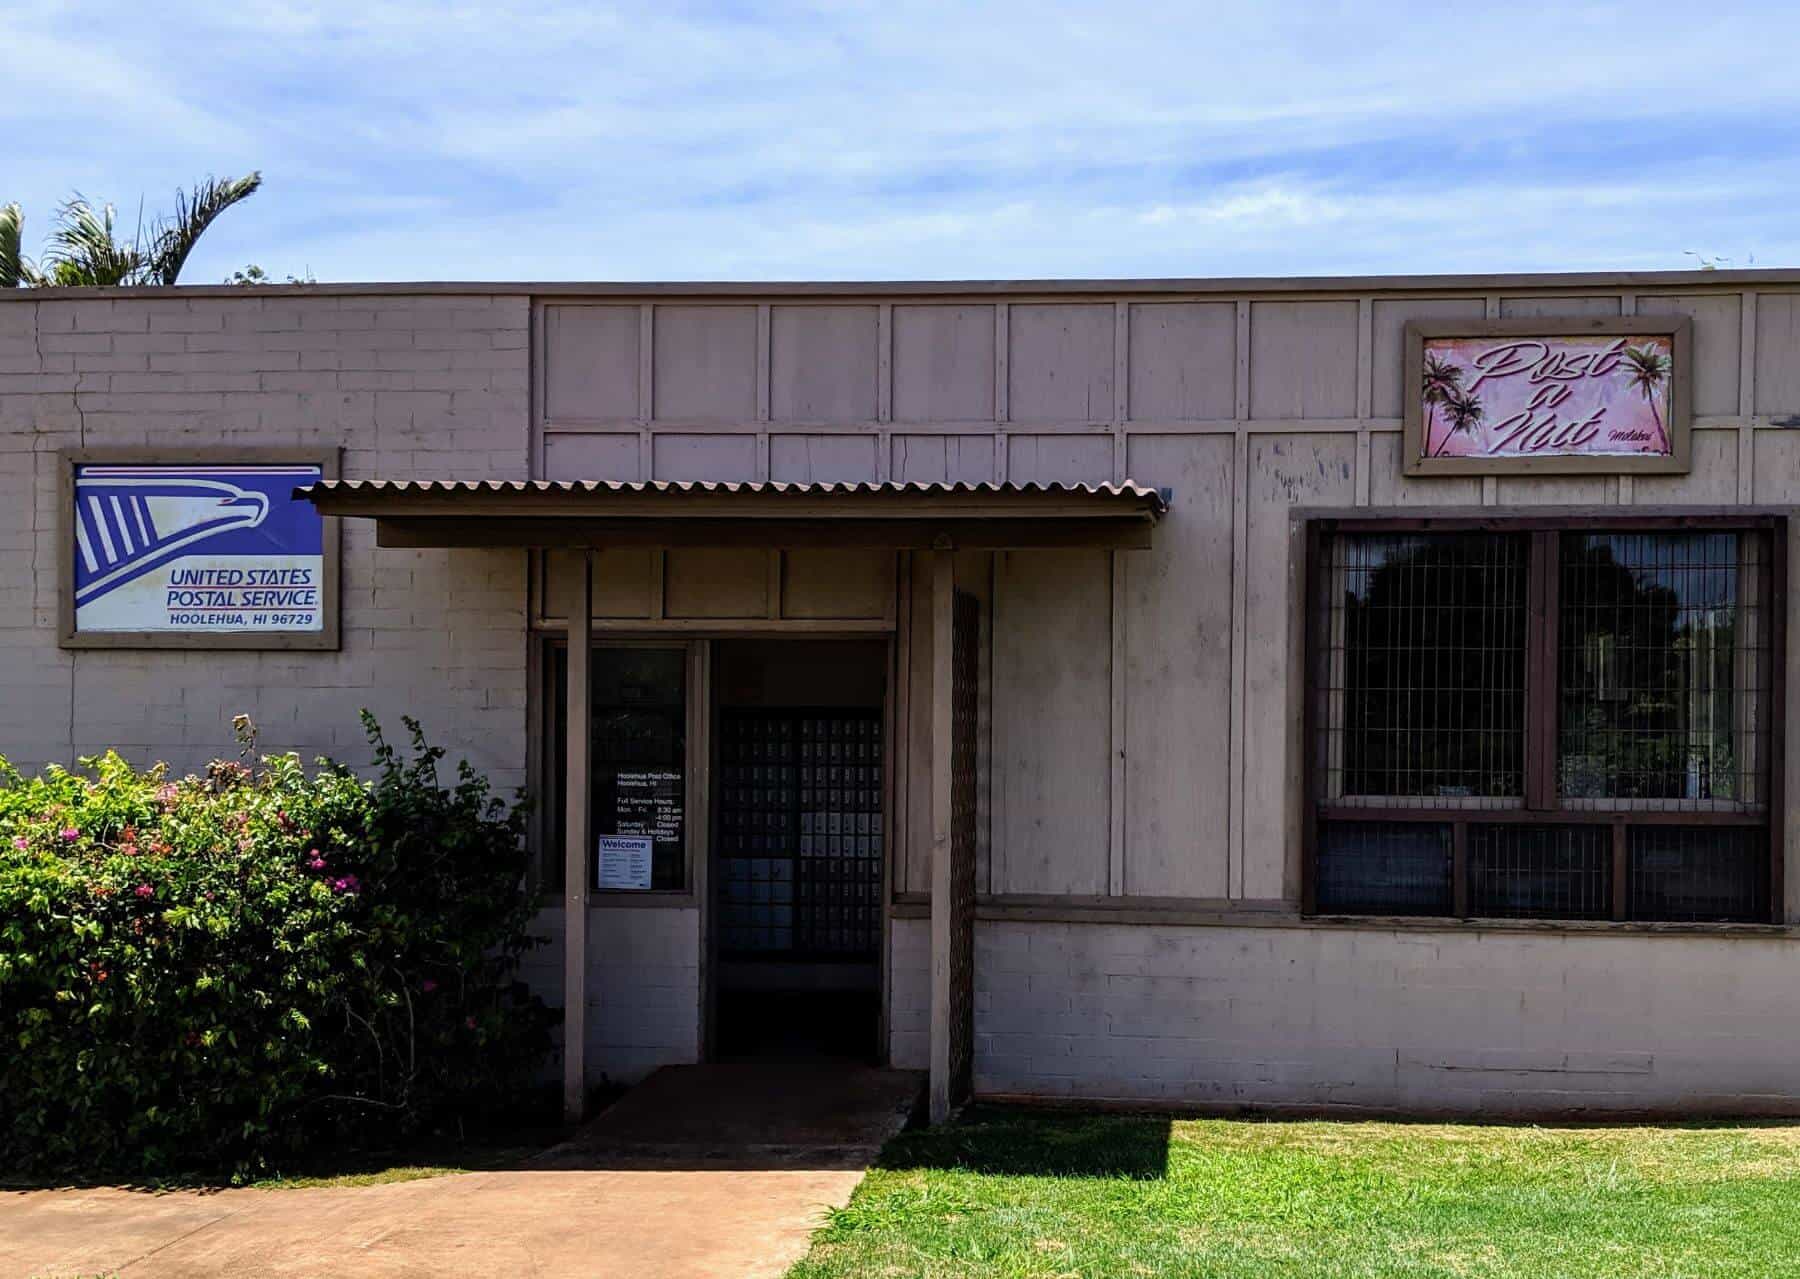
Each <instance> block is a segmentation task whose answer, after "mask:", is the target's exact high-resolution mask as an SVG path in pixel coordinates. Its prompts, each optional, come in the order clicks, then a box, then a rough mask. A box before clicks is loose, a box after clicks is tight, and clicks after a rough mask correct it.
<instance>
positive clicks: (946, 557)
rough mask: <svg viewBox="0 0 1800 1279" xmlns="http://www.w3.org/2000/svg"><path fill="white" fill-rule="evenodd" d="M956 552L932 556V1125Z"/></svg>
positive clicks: (943, 982) (945, 941)
mask: <svg viewBox="0 0 1800 1279" xmlns="http://www.w3.org/2000/svg"><path fill="white" fill-rule="evenodd" d="M955 605H956V552H955V551H952V550H934V551H932V552H931V1086H930V1099H931V1122H932V1123H934V1124H941V1123H943V1122H944V1121H945V1120H946V1119H948V1118H949V1117H950V1006H951V990H950V970H951V964H950V945H951V936H952V921H951V919H950V911H951V909H952V907H953V905H954V895H953V892H952V883H951V874H950V732H951V695H952V667H951V659H952V657H953V655H954V644H953V639H952V620H953V618H954V616H955Z"/></svg>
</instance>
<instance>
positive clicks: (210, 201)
mask: <svg viewBox="0 0 1800 1279" xmlns="http://www.w3.org/2000/svg"><path fill="white" fill-rule="evenodd" d="M260 186H262V174H261V173H260V172H256V173H252V174H251V175H250V176H249V177H246V178H208V179H206V181H204V182H200V183H197V184H195V186H194V192H193V194H192V195H191V196H190V195H189V194H188V193H187V192H185V191H181V190H177V191H176V192H175V213H174V215H173V216H171V217H168V218H163V219H161V220H160V221H158V223H157V225H156V229H155V231H154V233H153V236H152V241H151V247H150V253H149V259H148V263H147V268H148V269H147V271H146V274H147V275H148V276H149V278H150V280H151V281H152V282H153V283H156V284H173V283H175V281H176V280H177V279H179V278H180V276H181V269H182V267H184V266H186V265H187V260H188V254H190V253H192V252H193V251H194V245H195V244H196V243H198V242H199V239H200V237H201V235H202V234H204V233H205V231H206V228H207V227H209V226H211V225H212V224H213V220H214V219H215V218H217V217H218V216H219V215H220V214H221V213H223V212H225V210H227V209H229V208H230V207H231V206H232V205H234V204H237V203H238V202H239V201H241V200H246V199H248V198H249V197H250V196H252V195H254V194H255V193H256V190H257V188H258V187H260Z"/></svg>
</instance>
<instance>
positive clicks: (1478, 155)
mask: <svg viewBox="0 0 1800 1279" xmlns="http://www.w3.org/2000/svg"><path fill="white" fill-rule="evenodd" d="M1796 35H1800V19H1797V18H1796V16H1795V15H1794V14H1793V12H1792V11H1791V10H1790V9H1788V8H1787V7H1785V6H1781V5H1777V4H1766V5H1762V6H1751V7H1747V8H1745V9H1742V10H1740V11H1738V12H1735V13H1722V12H1715V11H1708V12H1707V13H1705V14H1704V16H1703V18H1697V17H1696V14H1695V12H1694V11H1693V10H1692V9H1691V7H1688V6H1684V5H1677V4H1673V3H1658V4H1645V3H1639V4H1631V5H1629V6H1623V5H1602V6H1584V7H1571V6H1532V5H1524V4H1521V5H1514V6H1508V7H1500V8H1491V9H1477V8H1474V7H1472V6H1440V7H1436V8H1427V7H1423V6H1418V5H1416V4H1358V5H1337V4H1326V3H1318V4H1311V5H1304V4H1277V5H1259V6H1196V5H1192V4H1175V3H1169V4H1159V3H1145V4H1138V5H1113V6H1109V7H1107V8H1106V9H1104V10H1101V9H1097V8H1095V7H1092V6H1087V5H1079V6H1076V5H1057V4H1040V3H1034V4H1026V3H1023V2H1022V0H1011V2H1008V3H992V4H983V5H980V6H968V5H962V4H923V3H915V4H908V3H899V2H895V3H887V4H882V5H875V4H857V5H843V6H834V7H830V8H818V7H813V6H806V5H798V4H794V5H788V4H771V5H718V6H704V5H701V6H671V5H666V4H657V3H641V4H628V5H625V4H615V5H610V6H600V5H588V4H581V3H573V2H567V3H551V2H546V3H534V4H525V3H509V4H436V3H426V2H425V0H370V2H367V3H350V2H348V0H346V2H344V3H332V4H306V3H299V2H297V0H289V2H286V3H275V2H270V0H250V2H247V3H237V4H232V5H222V6H221V5H212V4H202V3H199V2H198V0H169V2H168V3H165V4H164V5H161V6H157V7H153V8H146V7H145V6H142V5H141V4H133V3H125V2H124V0H119V2H117V3H108V4H104V5H85V6H62V5H51V4H45V3H31V4H26V5H16V6H14V7H12V8H9V9H8V11H7V12H6V13H5V14H3V15H0V79H5V80H7V81H9V82H10V83H12V84H15V85H17V86H19V89H18V90H17V91H16V93H15V99H14V100H15V101H17V102H18V103H19V105H18V106H17V107H16V108H15V110H17V111H18V112H19V113H20V114H21V115H22V117H23V120H24V123H25V126H26V127H24V128H23V129H19V130H15V131H14V136H15V137H17V138H18V141H17V144H16V146H15V147H14V149H13V154H11V155H9V157H8V163H7V166H6V182H7V184H8V188H9V189H8V190H6V191H4V192H0V198H18V199H22V200H24V201H25V202H26V204H27V206H28V210H29V211H31V212H33V213H34V214H36V215H37V217H38V221H37V223H36V225H38V226H40V227H41V225H42V215H43V214H44V213H47V212H48V210H49V209H50V208H51V207H52V206H53V205H54V203H55V202H56V201H57V200H58V199H60V198H62V197H63V196H64V195H66V194H67V192H68V190H69V189H70V188H72V187H75V186H81V187H83V188H84V189H87V190H88V191H89V193H90V194H93V195H96V196H107V197H110V198H113V199H115V200H116V201H118V202H119V203H120V204H121V206H128V205H135V202H136V197H137V194H138V192H139V191H143V192H145V193H146V195H147V197H148V200H149V205H150V207H151V208H154V207H156V205H157V203H158V201H160V200H162V199H164V198H165V197H166V194H167V192H168V191H169V190H170V189H172V188H173V187H174V186H175V185H177V184H178V183H184V182H187V181H189V180H191V179H192V178H194V177H197V176H200V175H202V174H204V173H207V172H234V171H241V170H243V169H247V168H250V167H261V168H262V169H263V170H264V171H265V173H266V174H267V176H268V179H269V182H268V186H267V188H266V189H265V191H264V192H263V193H262V194H260V195H258V196H257V197H256V199H255V200H253V201H252V202H251V203H250V204H249V205H246V206H245V207H244V208H243V209H242V210H239V211H235V212H234V213H233V214H232V215H231V216H230V217H229V218H227V219H225V220H223V221H221V222H220V223H219V224H218V226H217V227H216V228H215V230H214V231H213V232H211V233H210V234H209V237H208V239H207V241H206V242H205V243H204V245H203V247H202V250H201V252H200V253H199V254H197V255H196V258H195V262H194V265H193V267H192V268H191V272H190V278H191V279H194V280H205V279H213V278H219V277H220V276H222V275H223V274H225V273H226V272H227V271H229V270H230V269H231V268H232V267H234V266H238V265H242V264H243V263H244V262H246V261H250V260H255V261H259V262H261V263H262V264H263V265H265V266H266V267H268V268H269V269H270V270H271V271H272V272H274V273H277V274H280V273H284V272H286V271H289V270H297V269H299V268H300V267H301V266H302V265H307V264H309V265H310V266H311V268H312V269H313V270H314V271H315V272H316V273H317V274H318V275H319V276H320V278H322V279H347V278H407V277H431V278H476V277H486V278H497V277H506V276H515V277H527V278H580V277H601V276H612V277H627V278H658V277H669V278H696V277H707V276H738V277H743V276H756V275H765V276H774V275H785V276H802V277H804V276H809V275H835V276H844V275H850V276H870V277H895V276H952V275H996V276H1007V275H1020V274H1034V275H1035V274H1042V275H1056V274H1060V275H1070V274H1107V275H1124V274H1152V275H1160V274H1182V273H1190V272H1191V273H1219V274H1239V273H1246V272H1273V273H1288V272H1294V273H1313V272H1319V271H1328V270H1394V271H1413V270H1428V269H1440V268H1441V269H1475V268H1534V267H1553V266H1562V265H1568V266H1594V267H1599V266H1627V265H1632V266H1638V265H1660V266H1674V265H1679V264H1680V263H1681V261H1682V259H1681V258H1680V252H1681V250H1682V249H1685V248H1691V247H1706V248H1707V249H1709V251H1715V252H1724V253H1727V254H1731V255H1734V256H1739V257H1741V256H1743V254H1744V253H1746V252H1748V251H1750V250H1754V251H1755V252H1756V253H1757V255H1758V257H1759V260H1762V261H1765V262H1772V261H1777V260H1788V261H1792V260H1795V259H1796V258H1800V230H1795V229H1792V219H1791V216H1790V214H1789V210H1790V209H1791V207H1792V205H1793V204H1794V194H1795V192H1794V190H1793V186H1794V180H1795V179H1794V175H1795V174H1796V173H1800V137H1796V135H1795V134H1794V131H1793V130H1792V129H1791V128H1788V127H1785V126H1784V124H1783V122H1784V121H1785V120H1788V119H1791V118H1792V113H1793V111H1794V110H1795V108H1796V107H1800V84H1797V82H1796V81H1795V79H1794V77H1793V76H1792V74H1791V67H1790V65H1789V63H1790V61H1791V59H1790V53H1791V50H1792V48H1793V47H1794V46H1795V44H1796V40H1795V37H1796ZM1674 89H1678V90H1679V92H1678V93H1674V92H1671V90H1674Z"/></svg>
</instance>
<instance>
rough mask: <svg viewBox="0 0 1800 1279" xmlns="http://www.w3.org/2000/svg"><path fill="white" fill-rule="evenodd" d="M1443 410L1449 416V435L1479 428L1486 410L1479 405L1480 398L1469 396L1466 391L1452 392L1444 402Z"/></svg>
mask: <svg viewBox="0 0 1800 1279" xmlns="http://www.w3.org/2000/svg"><path fill="white" fill-rule="evenodd" d="M1444 407H1445V410H1446V411H1447V412H1448V413H1449V414H1450V433H1451V434H1452V435H1454V434H1456V433H1457V432H1459V431H1467V430H1472V429H1473V428H1475V427H1477V426H1480V425H1481V422H1482V419H1483V418H1485V417H1486V416H1487V409H1486V408H1485V407H1484V406H1483V405H1482V403H1481V397H1480V396H1476V395H1470V394H1469V393H1468V392H1466V391H1454V392H1452V393H1451V394H1450V395H1449V396H1448V397H1447V398H1446V400H1445V405H1444Z"/></svg>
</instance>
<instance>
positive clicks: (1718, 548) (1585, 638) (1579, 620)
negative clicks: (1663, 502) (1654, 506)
mask: <svg viewBox="0 0 1800 1279" xmlns="http://www.w3.org/2000/svg"><path fill="white" fill-rule="evenodd" d="M1744 541H1745V539H1744V538H1743V537H1742V536H1741V535H1740V534H1738V533H1735V532H1674V533H1581V534H1577V533H1570V534H1566V535H1565V536H1564V537H1563V538H1562V556H1561V559H1562V563H1561V583H1560V605H1561V608H1560V612H1561V619H1560V634H1559V645H1558V647H1559V654H1558V663H1559V666H1560V675H1561V680H1560V683H1561V705H1560V707H1559V715H1558V735H1557V736H1558V750H1557V777H1558V786H1559V790H1560V792H1561V794H1562V797H1563V799H1564V801H1565V802H1570V801H1580V800H1694V801H1704V800H1736V799H1740V798H1742V797H1743V789H1744V787H1743V780H1744V779H1743V777H1742V774H1741V768H1742V765H1743V763H1744V761H1742V760H1740V759H1739V752H1738V750H1737V741H1738V734H1739V731H1740V722H1739V720H1740V715H1741V714H1743V713H1745V708H1744V707H1743V706H1742V705H1741V704H1740V703H1741V702H1742V701H1743V699H1744V697H1745V695H1746V694H1747V693H1748V692H1749V691H1750V690H1749V688H1748V680H1746V679H1744V678H1741V676H1742V675H1744V674H1747V673H1748V672H1747V671H1746V672H1740V670H1739V665H1740V662H1739V645H1740V640H1741V636H1740V633H1739V631H1740V613H1741V611H1742V605H1743V601H1742V599H1741V591H1740V585H1741V582H1742V580H1743V576H1744V575H1743V572H1742V569H1743V564H1744V558H1743V557H1744V553H1745V547H1744V545H1743V543H1744Z"/></svg>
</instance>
